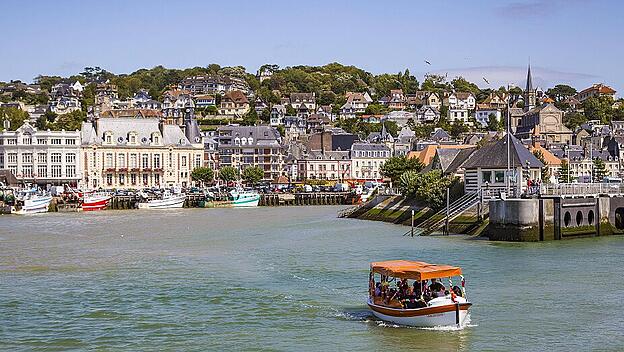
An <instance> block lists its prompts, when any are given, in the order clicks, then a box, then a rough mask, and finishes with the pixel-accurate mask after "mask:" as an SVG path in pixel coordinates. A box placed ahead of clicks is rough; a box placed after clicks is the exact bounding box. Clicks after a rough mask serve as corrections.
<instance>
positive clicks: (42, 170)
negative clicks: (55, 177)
mask: <svg viewBox="0 0 624 352" xmlns="http://www.w3.org/2000/svg"><path fill="white" fill-rule="evenodd" d="M37 177H48V166H47V165H38V166H37Z"/></svg>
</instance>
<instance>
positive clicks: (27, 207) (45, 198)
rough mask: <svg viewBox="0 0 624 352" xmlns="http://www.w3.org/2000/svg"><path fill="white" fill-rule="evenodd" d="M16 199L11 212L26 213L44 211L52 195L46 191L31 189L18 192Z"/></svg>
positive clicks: (46, 209)
mask: <svg viewBox="0 0 624 352" xmlns="http://www.w3.org/2000/svg"><path fill="white" fill-rule="evenodd" d="M16 199H17V203H18V205H16V206H15V207H14V209H13V213H14V214H18V215H26V214H37V213H46V212H47V211H48V208H49V207H50V202H51V201H52V196H51V195H50V194H48V193H46V192H43V191H37V190H35V189H31V190H27V191H22V192H20V193H18V196H17V198H16Z"/></svg>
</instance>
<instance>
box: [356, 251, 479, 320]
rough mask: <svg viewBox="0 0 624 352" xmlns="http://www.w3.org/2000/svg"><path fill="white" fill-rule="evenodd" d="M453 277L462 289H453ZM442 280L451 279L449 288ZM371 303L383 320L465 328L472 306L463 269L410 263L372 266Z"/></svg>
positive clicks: (377, 315) (397, 262)
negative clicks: (457, 279) (457, 278)
mask: <svg viewBox="0 0 624 352" xmlns="http://www.w3.org/2000/svg"><path fill="white" fill-rule="evenodd" d="M376 277H379V279H380V280H379V281H375V280H376ZM453 277H459V280H460V281H458V282H461V287H460V286H453V282H452V278H453ZM442 279H448V287H445V286H444V284H443V282H442ZM410 281H411V283H410ZM391 282H394V284H395V285H396V288H392V287H391ZM367 303H368V306H369V308H370V309H371V311H372V313H373V315H375V316H376V317H377V318H379V319H381V320H384V321H387V322H391V323H395V324H398V325H407V326H416V327H448V326H456V327H461V326H463V325H464V324H465V322H466V318H467V317H468V310H469V309H470V307H471V306H472V303H470V302H468V300H467V299H466V290H465V280H464V277H463V276H462V271H461V268H459V267H454V266H450V265H443V264H429V263H425V262H416V261H408V260H391V261H384V262H373V263H371V265H370V275H369V298H368V302H367Z"/></svg>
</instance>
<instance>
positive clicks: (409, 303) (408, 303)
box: [403, 296, 427, 309]
mask: <svg viewBox="0 0 624 352" xmlns="http://www.w3.org/2000/svg"><path fill="white" fill-rule="evenodd" d="M426 306H427V303H425V301H423V300H421V299H418V300H417V299H416V297H414V296H410V297H409V299H407V300H405V301H403V308H405V309H416V308H424V307H426Z"/></svg>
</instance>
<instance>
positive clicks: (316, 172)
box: [297, 150, 351, 181]
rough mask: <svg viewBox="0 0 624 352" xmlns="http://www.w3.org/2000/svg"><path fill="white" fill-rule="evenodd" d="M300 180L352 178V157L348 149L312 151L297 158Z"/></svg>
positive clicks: (341, 179) (340, 179)
mask: <svg viewBox="0 0 624 352" xmlns="http://www.w3.org/2000/svg"><path fill="white" fill-rule="evenodd" d="M297 173H298V175H297V179H298V180H338V181H344V180H346V179H349V178H351V159H349V151H348V150H338V151H325V152H322V151H320V150H313V151H310V152H309V154H308V155H306V156H305V157H304V158H302V159H300V160H297Z"/></svg>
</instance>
